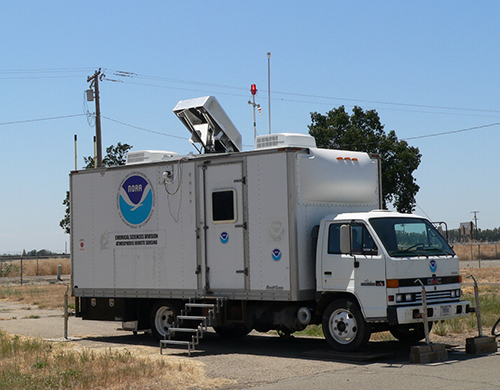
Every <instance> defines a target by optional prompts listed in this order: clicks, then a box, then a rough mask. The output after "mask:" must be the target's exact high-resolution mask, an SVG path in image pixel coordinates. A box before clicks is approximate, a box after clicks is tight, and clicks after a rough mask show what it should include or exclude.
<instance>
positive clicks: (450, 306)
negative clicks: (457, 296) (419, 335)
mask: <svg viewBox="0 0 500 390" xmlns="http://www.w3.org/2000/svg"><path fill="white" fill-rule="evenodd" d="M470 308H471V303H470V302H469V301H460V302H445V303H436V304H430V305H427V318H428V320H429V321H432V322H434V321H441V320H450V319H452V318H456V317H466V316H467V315H468V313H469V312H470V311H471V310H470ZM422 314H423V310H422V306H391V307H388V308H387V319H388V321H389V325H400V324H413V323H416V322H422Z"/></svg>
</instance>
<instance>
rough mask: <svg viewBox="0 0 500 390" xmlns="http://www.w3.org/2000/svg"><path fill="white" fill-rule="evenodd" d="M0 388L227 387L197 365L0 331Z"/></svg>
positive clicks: (162, 357) (126, 351) (25, 389)
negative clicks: (79, 346) (58, 342)
mask: <svg viewBox="0 0 500 390" xmlns="http://www.w3.org/2000/svg"><path fill="white" fill-rule="evenodd" d="M0 370H1V375H0V389H13V390H16V389H20V390H21V389H22V390H30V389H68V388H70V389H74V390H80V389H81V390H86V389H116V390H119V389H187V388H193V387H194V388H200V389H212V388H217V387H221V386H223V385H227V384H228V383H230V381H228V380H224V379H212V378H208V377H207V376H206V373H205V370H204V368H203V364H202V363H200V362H196V361H194V360H187V359H182V360H181V359H176V358H173V357H169V356H160V355H157V356H156V357H144V356H138V355H135V354H132V353H131V352H130V351H128V350H127V349H115V350H111V349H106V350H90V349H80V350H75V349H72V348H68V344H57V343H49V342H44V341H42V340H41V339H36V338H24V337H23V338H21V337H19V336H11V335H9V334H7V333H5V332H2V331H0Z"/></svg>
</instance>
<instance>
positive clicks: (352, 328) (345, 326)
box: [328, 309, 358, 344]
mask: <svg viewBox="0 0 500 390" xmlns="http://www.w3.org/2000/svg"><path fill="white" fill-rule="evenodd" d="M328 327H329V330H330V334H331V335H332V337H333V339H334V340H335V341H336V342H338V343H339V344H349V343H352V342H353V341H354V339H355V337H356V334H357V333H358V323H357V321H356V318H355V317H354V315H353V314H352V313H351V312H350V311H349V310H347V309H337V310H335V311H334V312H333V313H332V315H331V316H330V320H329V323H328Z"/></svg>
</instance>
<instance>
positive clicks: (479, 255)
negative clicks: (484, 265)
mask: <svg viewBox="0 0 500 390" xmlns="http://www.w3.org/2000/svg"><path fill="white" fill-rule="evenodd" d="M477 256H478V257H479V268H481V244H479V243H478V244H477Z"/></svg>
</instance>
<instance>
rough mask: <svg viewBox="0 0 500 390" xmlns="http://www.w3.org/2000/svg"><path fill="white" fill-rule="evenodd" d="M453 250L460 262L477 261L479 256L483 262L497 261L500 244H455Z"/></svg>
mask: <svg viewBox="0 0 500 390" xmlns="http://www.w3.org/2000/svg"><path fill="white" fill-rule="evenodd" d="M453 250H454V251H455V253H456V254H457V256H458V258H459V259H460V260H477V259H479V255H481V259H483V260H488V259H490V260H491V259H498V258H499V256H500V244H487V243H482V244H475V243H473V244H472V245H466V244H455V245H454V246H453ZM471 255H472V256H471Z"/></svg>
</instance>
